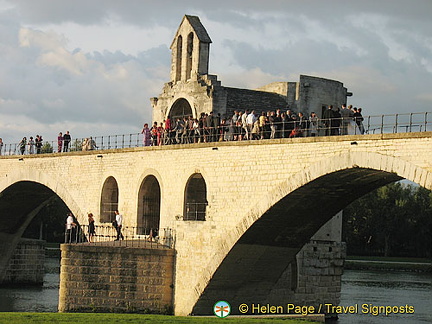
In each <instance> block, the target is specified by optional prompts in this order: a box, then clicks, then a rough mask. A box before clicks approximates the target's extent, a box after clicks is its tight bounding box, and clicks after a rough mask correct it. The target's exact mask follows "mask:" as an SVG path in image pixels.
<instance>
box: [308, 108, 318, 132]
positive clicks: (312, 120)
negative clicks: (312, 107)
mask: <svg viewBox="0 0 432 324" xmlns="http://www.w3.org/2000/svg"><path fill="white" fill-rule="evenodd" d="M309 125H310V136H312V137H314V136H317V135H318V117H317V115H316V113H315V112H311V115H310V117H309Z"/></svg>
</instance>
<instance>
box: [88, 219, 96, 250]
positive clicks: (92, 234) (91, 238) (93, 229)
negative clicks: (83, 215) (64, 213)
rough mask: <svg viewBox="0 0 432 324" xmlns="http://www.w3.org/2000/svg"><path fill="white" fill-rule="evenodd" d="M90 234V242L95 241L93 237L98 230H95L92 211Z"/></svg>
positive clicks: (89, 226)
mask: <svg viewBox="0 0 432 324" xmlns="http://www.w3.org/2000/svg"><path fill="white" fill-rule="evenodd" d="M88 222H89V225H88V236H89V242H90V243H93V237H94V236H95V234H96V230H95V220H94V218H93V214H92V213H88Z"/></svg>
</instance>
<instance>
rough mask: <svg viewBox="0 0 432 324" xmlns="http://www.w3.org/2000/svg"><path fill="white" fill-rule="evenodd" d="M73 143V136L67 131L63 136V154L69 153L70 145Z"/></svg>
mask: <svg viewBox="0 0 432 324" xmlns="http://www.w3.org/2000/svg"><path fill="white" fill-rule="evenodd" d="M70 141H71V136H70V134H69V131H66V134H64V135H63V152H69V143H70Z"/></svg>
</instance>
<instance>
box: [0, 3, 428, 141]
mask: <svg viewBox="0 0 432 324" xmlns="http://www.w3.org/2000/svg"><path fill="white" fill-rule="evenodd" d="M185 14H188V15H196V16H199V18H200V20H201V22H202V24H203V25H204V27H205V28H206V30H207V32H208V34H209V36H210V38H211V39H212V44H211V47H210V64H209V65H210V66H209V73H210V74H216V75H217V76H218V79H219V80H220V81H221V82H222V85H224V86H229V87H238V88H249V89H254V88H258V87H260V86H263V85H266V84H268V83H271V82H275V81H291V82H295V81H299V75H300V74H305V75H313V76H317V77H322V78H329V79H334V80H338V81H340V82H342V83H343V84H344V86H345V87H347V88H348V91H350V92H353V94H354V95H353V96H352V97H350V98H349V99H348V104H352V105H354V106H357V107H362V108H363V114H364V115H381V114H394V113H410V112H425V111H432V19H431V17H432V1H431V0H410V1H405V0H404V1H401V0H374V1H370V0H362V1H349V0H343V1H339V0H327V1H322V0H302V1H298V0H296V1H292V0H266V1H263V0H247V1H246V0H230V1H226V0H219V1H202V0H200V1H188V0H185V1H183V0H182V1H177V0H173V1H167V0H158V1H153V0H122V1H120V0H86V1H83V0H74V1H70V0H0V137H1V138H3V141H4V142H5V143H16V142H18V141H19V140H20V139H21V138H22V137H23V136H27V138H28V137H29V136H33V137H34V136H35V135H36V134H42V135H43V136H44V139H45V140H55V139H56V137H57V134H58V133H59V132H65V131H66V130H69V131H70V133H71V135H72V137H73V138H78V137H87V136H100V135H114V134H129V133H138V132H140V131H141V128H142V125H143V123H145V122H151V120H152V112H151V104H150V98H151V97H157V96H158V95H159V94H160V93H161V92H162V87H163V85H164V83H166V82H169V81H170V80H169V78H170V75H169V72H170V64H171V52H170V49H169V46H170V44H171V42H172V40H173V37H174V35H175V33H176V31H177V28H178V27H179V24H180V22H181V20H182V18H183V16H184V15H185Z"/></svg>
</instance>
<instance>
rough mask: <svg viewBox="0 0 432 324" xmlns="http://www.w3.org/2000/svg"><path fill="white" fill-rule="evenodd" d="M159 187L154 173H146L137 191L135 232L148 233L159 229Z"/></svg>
mask: <svg viewBox="0 0 432 324" xmlns="http://www.w3.org/2000/svg"><path fill="white" fill-rule="evenodd" d="M160 208H161V187H160V185H159V181H158V179H157V178H156V177H155V176H154V175H147V176H146V177H145V178H144V180H143V181H142V182H141V186H140V189H139V191H138V213H137V217H138V218H137V227H138V228H137V234H145V235H149V234H150V232H152V233H155V232H157V231H158V230H159V225H160Z"/></svg>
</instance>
